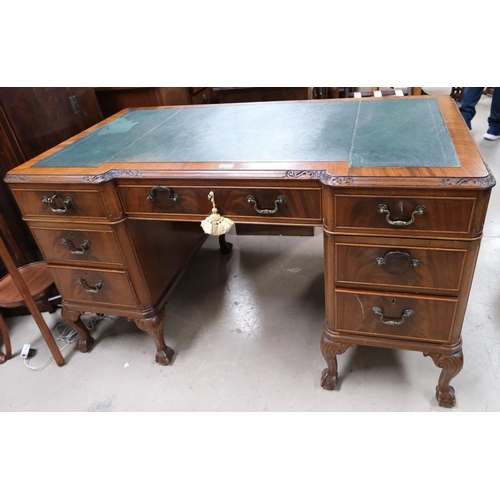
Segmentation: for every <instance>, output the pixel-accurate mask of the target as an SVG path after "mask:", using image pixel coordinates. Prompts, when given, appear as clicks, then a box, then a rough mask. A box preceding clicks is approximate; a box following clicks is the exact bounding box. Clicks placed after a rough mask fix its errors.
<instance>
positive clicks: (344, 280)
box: [335, 237, 467, 294]
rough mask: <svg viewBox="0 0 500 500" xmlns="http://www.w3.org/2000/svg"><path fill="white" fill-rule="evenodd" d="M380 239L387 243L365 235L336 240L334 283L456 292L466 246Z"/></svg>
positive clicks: (458, 286) (349, 285)
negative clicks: (356, 240) (362, 238)
mask: <svg viewBox="0 0 500 500" xmlns="http://www.w3.org/2000/svg"><path fill="white" fill-rule="evenodd" d="M346 238H347V237H346ZM383 241H386V242H387V244H371V243H370V242H369V238H366V243H363V244H360V243H352V244H351V243H344V242H340V243H339V242H336V243H335V283H336V285H337V286H345V287H349V288H351V287H353V286H363V287H387V288H392V289H395V290H397V289H400V290H401V291H408V292H415V291H420V292H421V293H422V292H427V293H453V294H458V291H459V289H460V283H461V281H462V275H463V272H464V265H465V261H466V257H467V249H465V248H458V249H450V248H427V247H422V246H415V245H412V244H408V243H407V244H406V245H405V244H404V242H403V241H404V240H398V241H397V243H396V244H395V243H394V242H392V241H391V239H389V238H387V239H385V240H383ZM379 242H380V240H379ZM402 242H403V244H401V243H402Z"/></svg>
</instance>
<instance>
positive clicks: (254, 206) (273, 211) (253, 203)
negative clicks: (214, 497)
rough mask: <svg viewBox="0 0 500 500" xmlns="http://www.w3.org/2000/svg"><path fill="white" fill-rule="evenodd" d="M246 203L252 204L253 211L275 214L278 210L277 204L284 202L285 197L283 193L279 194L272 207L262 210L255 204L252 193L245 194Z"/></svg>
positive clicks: (262, 213)
mask: <svg viewBox="0 0 500 500" xmlns="http://www.w3.org/2000/svg"><path fill="white" fill-rule="evenodd" d="M246 199H247V203H250V205H253V208H254V209H255V211H256V212H257V213H259V214H261V215H271V214H275V213H276V212H277V211H278V208H279V206H278V205H284V204H285V203H286V198H285V197H284V196H283V195H281V194H280V195H279V196H278V198H276V201H275V202H274V209H270V208H263V209H262V210H261V209H260V208H259V207H258V206H257V201H256V199H255V198H254V197H253V196H252V195H248V196H247V198H246Z"/></svg>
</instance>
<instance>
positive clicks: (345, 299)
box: [335, 290, 458, 343]
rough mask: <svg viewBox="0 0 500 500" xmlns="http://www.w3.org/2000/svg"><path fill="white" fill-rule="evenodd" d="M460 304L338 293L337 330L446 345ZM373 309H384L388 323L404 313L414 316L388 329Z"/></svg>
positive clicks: (336, 306) (412, 297) (359, 292)
mask: <svg viewBox="0 0 500 500" xmlns="http://www.w3.org/2000/svg"><path fill="white" fill-rule="evenodd" d="M457 303H458V299H456V298H444V297H441V298H438V297H423V296H414V295H403V294H390V295H387V294H381V293H379V294H377V293H367V292H363V291H350V290H336V291H335V330H336V331H337V332H339V333H351V334H357V333H360V334H362V335H368V336H381V337H391V338H392V337H394V338H400V339H413V340H425V341H426V342H440V343H446V342H449V341H450V338H451V334H452V328H453V320H454V317H455V312H456V308H457ZM374 307H379V308H381V309H382V311H383V314H384V317H385V318H386V319H391V320H399V319H400V318H401V317H402V314H403V312H404V311H405V310H411V311H413V313H414V315H413V316H412V317H408V318H406V319H405V321H404V323H403V324H401V325H396V326H387V325H384V324H383V323H382V322H381V321H380V317H379V316H377V315H376V314H375V313H374V312H373V308H374Z"/></svg>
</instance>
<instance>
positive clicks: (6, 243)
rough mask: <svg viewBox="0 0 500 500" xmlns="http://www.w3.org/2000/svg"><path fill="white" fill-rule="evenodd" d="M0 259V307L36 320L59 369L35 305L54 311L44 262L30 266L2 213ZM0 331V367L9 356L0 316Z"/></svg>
mask: <svg viewBox="0 0 500 500" xmlns="http://www.w3.org/2000/svg"><path fill="white" fill-rule="evenodd" d="M9 249H10V250H9ZM11 252H12V254H13V255H14V257H15V259H16V260H17V261H18V262H19V264H20V265H21V267H19V268H18V266H17V265H16V263H15V262H14V259H13V258H12V256H11ZM0 259H1V260H2V261H3V263H4V265H5V267H6V268H7V271H8V273H9V274H7V275H6V276H4V277H3V278H2V279H0V308H2V307H3V308H10V307H19V306H23V305H24V306H26V307H27V308H28V310H29V312H30V313H31V314H32V316H33V318H34V320H35V321H36V324H37V325H38V328H40V331H41V332H42V335H43V337H44V339H45V341H46V342H47V345H48V346H49V349H50V352H51V353H52V355H53V356H54V359H55V360H56V363H57V364H58V365H59V366H62V365H64V358H63V357H62V354H61V352H60V351H59V349H58V347H57V344H56V341H55V340H54V337H53V336H52V333H51V331H50V329H49V328H48V326H47V323H45V320H44V319H43V316H42V314H41V313H40V310H39V309H38V306H37V304H36V302H37V301H38V302H41V303H42V304H44V305H45V306H46V307H47V309H48V310H49V311H50V310H52V311H53V310H55V309H54V308H53V306H52V305H50V303H49V294H50V292H51V290H52V289H53V288H54V280H53V279H52V276H51V275H50V272H49V269H48V267H47V264H45V262H33V263H31V264H28V263H27V262H26V259H25V258H24V256H23V254H22V252H21V250H20V248H19V246H18V245H17V243H16V242H15V240H14V238H13V237H12V234H11V233H10V230H9V228H8V226H7V224H6V222H5V219H4V218H3V216H2V214H0ZM0 332H1V334H2V337H3V342H4V345H5V351H6V353H5V354H3V353H1V352H0V364H1V363H5V361H7V360H8V359H10V358H11V357H12V348H11V343H10V337H9V332H8V329H7V325H6V324H5V321H4V319H3V317H2V315H1V314H0Z"/></svg>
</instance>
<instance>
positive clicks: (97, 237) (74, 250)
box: [31, 226, 123, 264]
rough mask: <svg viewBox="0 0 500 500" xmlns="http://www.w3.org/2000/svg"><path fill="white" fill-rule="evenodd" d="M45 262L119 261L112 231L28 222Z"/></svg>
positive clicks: (118, 262) (119, 256)
mask: <svg viewBox="0 0 500 500" xmlns="http://www.w3.org/2000/svg"><path fill="white" fill-rule="evenodd" d="M31 232H32V233H33V235H34V236H35V238H36V241H37V243H38V246H39V247H40V249H41V251H42V253H43V256H44V259H45V260H46V261H47V262H58V261H59V262H68V263H74V262H89V263H92V262H99V263H101V264H123V256H122V254H121V252H120V249H119V247H118V242H117V240H116V237H115V234H114V232H113V231H109V230H108V231H106V230H94V229H85V230H83V229H72V228H67V229H66V228H65V229H62V228H57V229H55V228H49V227H42V226H36V227H34V226H31Z"/></svg>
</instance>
